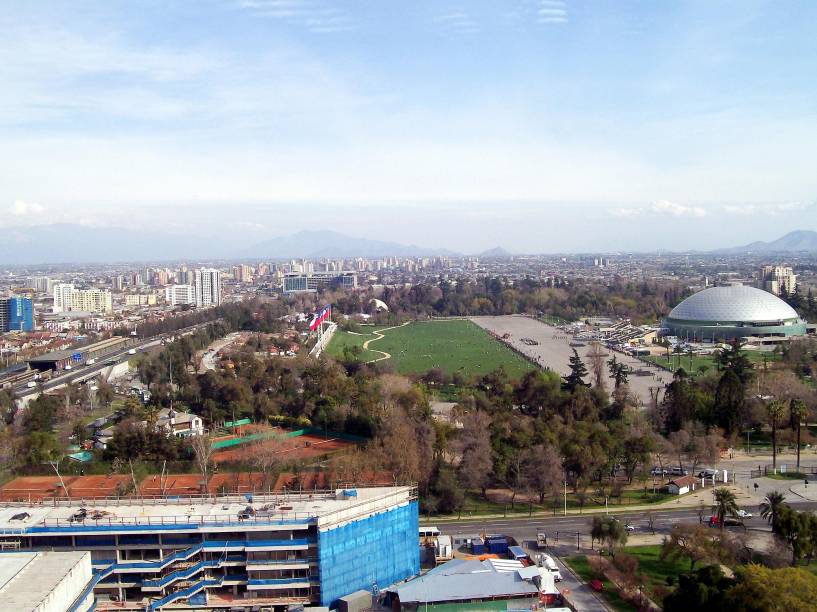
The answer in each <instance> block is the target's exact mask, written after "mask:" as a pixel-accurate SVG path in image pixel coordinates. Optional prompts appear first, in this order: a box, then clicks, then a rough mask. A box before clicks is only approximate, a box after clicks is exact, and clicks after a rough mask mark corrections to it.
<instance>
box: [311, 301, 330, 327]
mask: <svg viewBox="0 0 817 612" xmlns="http://www.w3.org/2000/svg"><path fill="white" fill-rule="evenodd" d="M331 315H332V307H331V306H324V307H323V309H322V310H321V311H320V312H318V313H316V314H314V315H313V316H312V321H310V323H309V329H310V330H311V331H315V330H316V329H318V326H319V325H320V324H321V323H323V322H324V321H326V320H328V319H329V317H330V316H331Z"/></svg>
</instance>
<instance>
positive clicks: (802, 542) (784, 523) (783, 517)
mask: <svg viewBox="0 0 817 612" xmlns="http://www.w3.org/2000/svg"><path fill="white" fill-rule="evenodd" d="M773 531H774V533H775V535H777V536H780V537H781V538H783V540H784V541H785V542H786V544H788V545H789V548H790V549H791V564H792V565H795V564H796V563H797V561H798V559H800V557H802V556H803V553H804V552H805V550H806V548H807V546H808V544H809V521H808V515H807V514H806V513H805V512H797V511H796V510H792V509H791V508H789V507H788V506H783V507H782V508H781V510H780V515H779V516H778V517H777V522H776V523H775V526H774V528H773Z"/></svg>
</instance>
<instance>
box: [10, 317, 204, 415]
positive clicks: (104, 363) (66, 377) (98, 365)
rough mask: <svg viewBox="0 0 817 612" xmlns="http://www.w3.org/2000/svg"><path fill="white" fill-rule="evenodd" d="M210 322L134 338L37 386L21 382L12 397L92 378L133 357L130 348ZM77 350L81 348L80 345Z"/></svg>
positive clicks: (150, 345)
mask: <svg viewBox="0 0 817 612" xmlns="http://www.w3.org/2000/svg"><path fill="white" fill-rule="evenodd" d="M211 323H213V321H208V322H206V323H199V324H197V325H192V326H190V327H185V328H183V329H179V330H176V331H173V332H167V333H164V334H160V335H158V336H152V337H150V338H144V339H141V340H135V341H133V342H131V343H129V344H126V345H125V346H123V347H122V348H121V349H119V350H116V351H114V352H112V353H109V354H108V355H104V356H100V357H96V358H95V359H96V362H95V363H93V364H91V365H78V366H74V367H73V368H72V369H71V370H68V371H65V370H62V371H61V372H60V373H58V374H57V375H55V376H54V377H52V378H50V379H49V380H47V381H45V382H43V383H42V384H41V385H38V386H37V387H28V386H27V385H26V384H25V383H24V384H21V385H19V386H17V387H15V388H14V397H15V398H17V399H19V400H25V399H26V398H29V397H31V396H36V395H37V394H39V393H40V392H41V391H51V390H53V389H58V388H60V387H63V386H65V385H67V384H69V383H74V382H82V381H85V380H88V379H91V378H94V377H96V376H98V375H99V373H100V372H102V370H104V369H105V368H110V367H112V366H114V365H116V364H118V363H122V362H124V361H127V360H128V359H130V358H131V357H133V355H132V354H130V351H131V350H135V351H136V353H141V352H144V351H146V350H149V349H151V348H153V347H156V346H159V345H161V343H162V341H163V340H167V339H168V338H170V337H175V336H188V335H190V334H192V333H193V332H195V331H196V330H197V329H199V328H201V327H206V326H207V325H210V324H211ZM77 350H82V349H81V347H80V348H79V349H77Z"/></svg>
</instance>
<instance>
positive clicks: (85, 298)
mask: <svg viewBox="0 0 817 612" xmlns="http://www.w3.org/2000/svg"><path fill="white" fill-rule="evenodd" d="M111 310H113V302H112V300H111V292H110V291H102V290H101V289H75V288H74V285H73V284H72V283H59V284H57V285H55V286H54V306H53V311H54V312H72V311H73V312H103V313H104V312H111Z"/></svg>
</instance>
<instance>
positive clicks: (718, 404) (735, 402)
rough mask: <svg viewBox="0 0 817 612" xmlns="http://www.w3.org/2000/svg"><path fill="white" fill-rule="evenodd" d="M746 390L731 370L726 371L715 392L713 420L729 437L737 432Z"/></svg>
mask: <svg viewBox="0 0 817 612" xmlns="http://www.w3.org/2000/svg"><path fill="white" fill-rule="evenodd" d="M745 395H746V389H745V387H744V384H743V383H742V382H741V381H740V378H738V375H737V374H735V372H734V371H732V370H726V371H725V372H724V373H723V375H722V376H721V378H720V380H719V381H718V387H717V389H716V390H715V406H714V411H715V419H716V423H717V425H718V427H720V428H721V429H723V430H724V431H725V432H726V435H727V436H729V435H731V434H733V433H734V432H736V431H739V429H740V424H741V420H742V416H743V407H744V404H745V401H746V399H745Z"/></svg>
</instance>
